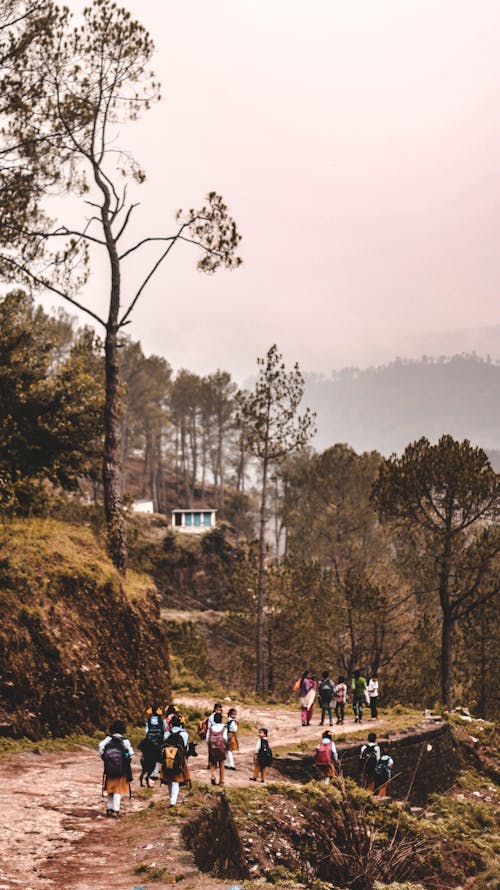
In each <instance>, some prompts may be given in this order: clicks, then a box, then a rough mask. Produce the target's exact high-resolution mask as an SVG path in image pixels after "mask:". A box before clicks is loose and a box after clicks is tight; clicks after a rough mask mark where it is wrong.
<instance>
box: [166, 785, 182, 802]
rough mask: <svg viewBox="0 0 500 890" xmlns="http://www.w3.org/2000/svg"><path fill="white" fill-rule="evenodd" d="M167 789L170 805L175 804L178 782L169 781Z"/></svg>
mask: <svg viewBox="0 0 500 890" xmlns="http://www.w3.org/2000/svg"><path fill="white" fill-rule="evenodd" d="M168 787H169V791H170V806H172V807H173V806H175V804H176V803H177V798H178V797H179V788H180V787H181V786H180V784H179V782H169V785H168Z"/></svg>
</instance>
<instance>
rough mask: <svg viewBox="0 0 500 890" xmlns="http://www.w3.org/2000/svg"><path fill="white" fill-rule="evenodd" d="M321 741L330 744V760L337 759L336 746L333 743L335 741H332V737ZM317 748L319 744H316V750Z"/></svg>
mask: <svg viewBox="0 0 500 890" xmlns="http://www.w3.org/2000/svg"><path fill="white" fill-rule="evenodd" d="M321 742H323V744H324V745H330V747H331V749H332V760H338V759H339V755H338V753H337V746H336V745H335V742H334V741H333V739H321ZM321 742H320V743H319V744H320V745H321ZM318 748H319V745H316V751H317V750H318Z"/></svg>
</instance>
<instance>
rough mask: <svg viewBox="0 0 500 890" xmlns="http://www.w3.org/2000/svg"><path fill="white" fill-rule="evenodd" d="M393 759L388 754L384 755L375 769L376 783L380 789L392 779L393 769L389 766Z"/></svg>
mask: <svg viewBox="0 0 500 890" xmlns="http://www.w3.org/2000/svg"><path fill="white" fill-rule="evenodd" d="M390 760H391V758H390V757H389V755H388V754H382V757H381V758H380V760H379V761H378V763H377V765H376V767H375V781H376V784H377V786H378V787H380V785H385V783H386V782H388V781H389V779H390V778H391V768H390V766H389V763H390Z"/></svg>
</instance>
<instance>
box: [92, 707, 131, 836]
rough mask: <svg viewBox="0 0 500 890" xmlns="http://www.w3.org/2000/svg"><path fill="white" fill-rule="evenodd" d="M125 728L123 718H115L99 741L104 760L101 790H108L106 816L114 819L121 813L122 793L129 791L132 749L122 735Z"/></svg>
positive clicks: (100, 752)
mask: <svg viewBox="0 0 500 890" xmlns="http://www.w3.org/2000/svg"><path fill="white" fill-rule="evenodd" d="M125 730H126V726H125V723H124V722H123V720H115V721H114V723H112V724H111V726H110V729H109V735H107V736H106V738H104V739H103V740H102V741H101V742H99V754H100V756H101V757H102V760H103V762H104V777H103V791H107V792H108V802H107V805H106V816H112V817H113V818H115V819H116V818H117V817H118V816H120V815H121V813H120V804H121V799H122V795H123V794H127V793H129V792H130V782H131V781H132V767H131V762H130V761H131V757H132V755H133V753H134V751H133V748H132V745H131V744H130V742H129V740H128V739H127V738H125V737H124V733H125Z"/></svg>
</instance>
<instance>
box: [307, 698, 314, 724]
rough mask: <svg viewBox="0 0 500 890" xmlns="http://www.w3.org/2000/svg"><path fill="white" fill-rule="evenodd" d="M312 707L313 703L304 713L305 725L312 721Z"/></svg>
mask: <svg viewBox="0 0 500 890" xmlns="http://www.w3.org/2000/svg"><path fill="white" fill-rule="evenodd" d="M313 707H314V702H313V703H312V705H311V707H310V708H307V711H306V714H307V717H306V723H310V722H311V720H312V715H313Z"/></svg>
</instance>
